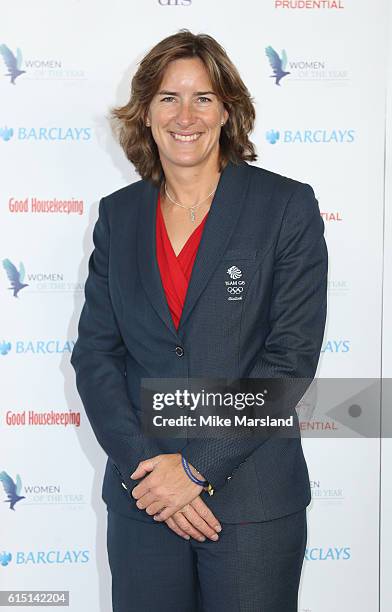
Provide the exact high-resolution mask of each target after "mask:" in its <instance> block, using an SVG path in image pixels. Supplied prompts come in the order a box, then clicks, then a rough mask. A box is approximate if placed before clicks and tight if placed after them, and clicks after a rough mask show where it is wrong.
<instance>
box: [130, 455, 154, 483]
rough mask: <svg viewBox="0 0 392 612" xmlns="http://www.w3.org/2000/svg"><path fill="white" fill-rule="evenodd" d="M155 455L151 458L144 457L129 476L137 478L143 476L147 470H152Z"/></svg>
mask: <svg viewBox="0 0 392 612" xmlns="http://www.w3.org/2000/svg"><path fill="white" fill-rule="evenodd" d="M154 459H155V457H153V458H152V459H146V460H145V461H141V462H140V463H139V465H138V466H137V468H136V470H135V471H134V472H132V474H131V475H130V478H132V479H133V480H137V479H138V478H143V476H145V475H146V474H148V473H149V472H152V470H153V469H154V467H155V465H156V462H155V461H154Z"/></svg>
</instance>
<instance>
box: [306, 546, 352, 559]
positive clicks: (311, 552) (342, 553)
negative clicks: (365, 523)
mask: <svg viewBox="0 0 392 612" xmlns="http://www.w3.org/2000/svg"><path fill="white" fill-rule="evenodd" d="M305 559H306V560H307V561H348V560H349V559H351V548H350V547H349V546H346V547H344V548H336V547H335V548H332V547H330V548H318V547H314V548H307V549H306V551H305Z"/></svg>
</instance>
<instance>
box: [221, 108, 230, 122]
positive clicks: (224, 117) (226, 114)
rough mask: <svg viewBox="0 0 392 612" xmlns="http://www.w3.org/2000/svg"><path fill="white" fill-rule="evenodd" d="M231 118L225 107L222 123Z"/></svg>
mask: <svg viewBox="0 0 392 612" xmlns="http://www.w3.org/2000/svg"><path fill="white" fill-rule="evenodd" d="M228 118H229V113H228V112H227V110H226V108H225V107H223V117H222V121H224V122H225V123H226V121H227V120H228Z"/></svg>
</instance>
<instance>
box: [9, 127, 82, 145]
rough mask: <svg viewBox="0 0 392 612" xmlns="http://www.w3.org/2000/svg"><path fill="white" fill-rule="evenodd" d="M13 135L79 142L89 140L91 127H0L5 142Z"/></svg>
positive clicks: (18, 138)
mask: <svg viewBox="0 0 392 612" xmlns="http://www.w3.org/2000/svg"><path fill="white" fill-rule="evenodd" d="M14 135H15V139H16V140H40V141H46V142H53V141H75V142H80V141H83V140H91V137H92V134H91V128H89V127H81V128H75V127H69V128H62V127H50V128H47V127H40V128H27V127H18V128H15V130H14V129H13V128H9V127H8V126H6V125H5V126H4V127H2V128H0V138H1V139H2V140H4V141H5V142H8V141H9V140H11V139H12V138H13V137H14Z"/></svg>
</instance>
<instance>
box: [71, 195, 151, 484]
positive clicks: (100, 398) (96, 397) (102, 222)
mask: <svg viewBox="0 0 392 612" xmlns="http://www.w3.org/2000/svg"><path fill="white" fill-rule="evenodd" d="M93 242H94V250H93V252H92V253H91V255H90V258H89V262H88V277H87V280H86V284H85V303H84V305H83V308H82V312H81V315H80V319H79V324H78V338H77V341H76V343H75V346H74V348H73V351H72V355H71V364H72V366H73V368H74V370H75V373H76V386H77V390H78V393H79V395H80V398H81V400H82V403H83V405H84V409H85V411H86V414H87V417H88V419H89V421H90V424H91V427H92V429H93V431H94V433H95V436H96V438H97V440H98V442H99V444H100V445H101V447H102V448H103V450H104V451H105V453H106V454H107V455H108V457H109V458H110V459H112V461H113V462H114V464H115V465H116V466H117V468H118V470H119V471H120V473H121V475H122V478H123V482H124V483H125V484H126V486H127V487H128V485H129V487H130V488H132V486H134V485H135V484H136V481H132V480H131V479H130V478H129V476H130V474H131V473H132V472H133V471H134V470H135V469H136V467H137V465H138V463H139V461H141V460H142V459H145V458H148V457H152V456H154V455H158V454H159V452H160V451H159V450H158V449H157V448H156V445H155V444H154V440H153V439H151V438H150V439H149V438H146V437H145V436H144V435H143V434H142V432H141V429H140V426H139V423H138V421H137V419H136V417H135V414H134V411H133V409H132V405H131V402H130V400H129V395H128V391H127V387H126V378H125V355H126V347H125V345H124V342H123V340H122V337H121V334H120V331H119V328H118V325H117V321H116V318H115V314H114V311H113V308H112V304H111V298H110V292H109V283H108V267H109V242H110V237H109V223H108V219H107V214H106V211H105V198H102V199H101V201H100V203H99V216H98V220H97V221H96V224H95V226H94V231H93Z"/></svg>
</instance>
